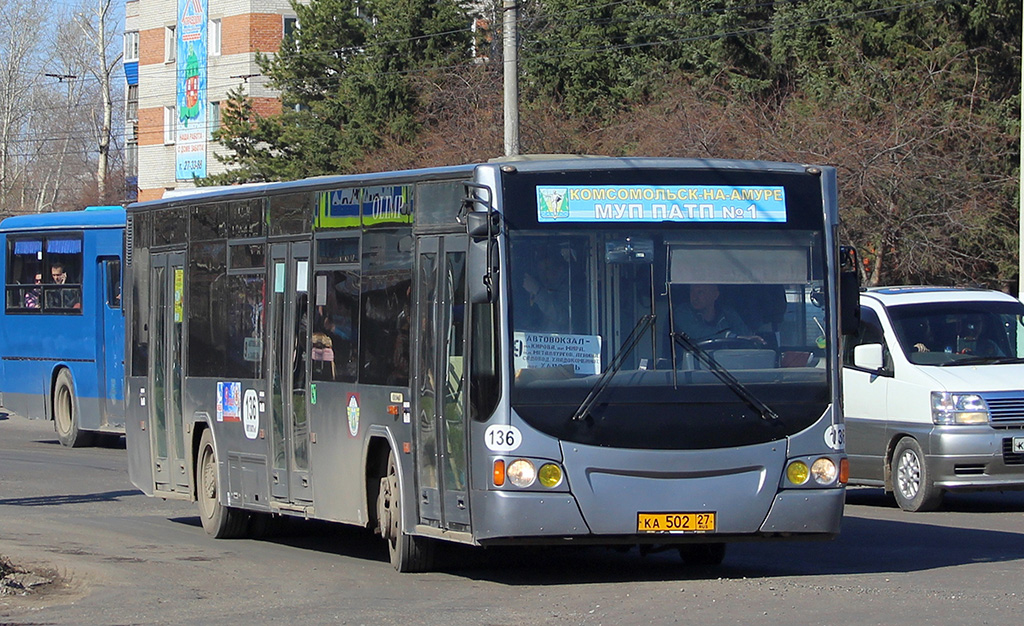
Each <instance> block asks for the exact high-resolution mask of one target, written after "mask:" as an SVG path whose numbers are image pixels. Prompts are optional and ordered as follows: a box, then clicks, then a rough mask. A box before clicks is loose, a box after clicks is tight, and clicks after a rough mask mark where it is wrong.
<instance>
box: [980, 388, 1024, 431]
mask: <svg viewBox="0 0 1024 626" xmlns="http://www.w3.org/2000/svg"><path fill="white" fill-rule="evenodd" d="M981 397H982V398H984V400H985V404H987V405H988V411H989V422H990V423H991V424H992V425H993V426H995V427H997V428H998V427H1000V426H1002V427H1004V428H1005V427H1011V426H1024V391H1001V392H997V393H983V394H981Z"/></svg>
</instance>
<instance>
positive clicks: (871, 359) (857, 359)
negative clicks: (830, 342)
mask: <svg viewBox="0 0 1024 626" xmlns="http://www.w3.org/2000/svg"><path fill="white" fill-rule="evenodd" d="M853 364H854V366H856V367H858V368H860V369H864V370H869V371H872V372H877V371H879V370H881V369H882V366H883V365H884V362H883V360H882V344H880V343H864V344H861V345H859V346H854V347H853Z"/></svg>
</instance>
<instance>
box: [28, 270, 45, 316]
mask: <svg viewBox="0 0 1024 626" xmlns="http://www.w3.org/2000/svg"><path fill="white" fill-rule="evenodd" d="M42 283H43V275H42V274H40V273H38V272H36V278H35V287H32V288H31V289H29V290H28V291H26V292H25V308H26V309H38V308H39V298H40V297H41V296H42V295H43V294H42V289H43V288H42V287H41V286H40V285H42Z"/></svg>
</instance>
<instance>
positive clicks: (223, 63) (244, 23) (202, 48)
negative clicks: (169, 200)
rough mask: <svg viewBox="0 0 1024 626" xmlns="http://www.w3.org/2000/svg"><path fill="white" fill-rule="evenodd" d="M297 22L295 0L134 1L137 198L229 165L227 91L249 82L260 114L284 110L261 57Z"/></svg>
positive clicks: (130, 146)
mask: <svg viewBox="0 0 1024 626" xmlns="http://www.w3.org/2000/svg"><path fill="white" fill-rule="evenodd" d="M295 24H296V19H295V14H294V11H293V10H292V8H291V5H290V3H289V2H288V0H127V2H126V3H125V33H124V48H125V55H124V68H125V80H126V95H127V104H126V107H125V111H126V116H127V125H126V126H127V132H128V137H127V142H126V143H127V152H128V154H127V161H128V168H129V171H128V177H129V178H128V185H129V187H132V186H133V182H134V187H135V189H137V198H138V200H140V201H141V200H153V199H157V198H161V197H163V195H164V193H165V192H167V191H168V190H174V189H182V188H190V187H194V186H195V183H194V179H195V178H205V177H207V176H209V175H211V174H215V173H217V172H221V171H223V170H224V166H223V165H222V164H221V163H220V162H218V161H217V160H216V159H215V158H214V154H215V153H218V152H220V153H224V148H223V147H222V146H221V145H220V144H218V143H217V142H215V141H214V140H213V131H214V130H216V129H217V127H218V125H219V123H220V106H221V102H224V101H226V99H227V93H228V90H230V89H232V88H234V87H238V86H240V85H241V86H244V87H245V90H246V93H248V94H249V95H250V96H251V97H252V98H253V104H254V106H255V108H256V110H257V111H258V112H260V113H263V114H273V113H276V112H279V111H280V108H281V104H280V100H279V99H278V98H277V94H276V93H275V92H274V91H273V90H271V89H269V88H268V87H267V80H266V78H265V77H263V76H261V75H260V70H259V67H258V66H257V65H256V53H258V52H264V53H266V52H276V51H277V50H278V48H279V47H280V43H281V39H282V37H283V36H284V34H285V33H286V32H289V31H290V29H292V28H294V27H295ZM129 191H132V190H131V189H130V190H129Z"/></svg>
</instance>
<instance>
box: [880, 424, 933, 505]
mask: <svg viewBox="0 0 1024 626" xmlns="http://www.w3.org/2000/svg"><path fill="white" fill-rule="evenodd" d="M891 471H892V487H893V495H895V496H896V503H897V504H899V505H900V508H901V509H903V510H904V511H910V512H916V511H934V510H935V509H937V508H938V507H939V504H940V503H941V502H942V490H941V489H936V488H935V486H934V485H933V484H932V478H931V473H930V472H929V471H928V463H927V461H925V457H924V452H922V451H921V445H920V444H919V443H917V440H915V439H914V438H912V437H904V438H903V439H900V441H899V443H897V444H896V451H895V452H894V453H893V455H892V467H891Z"/></svg>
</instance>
